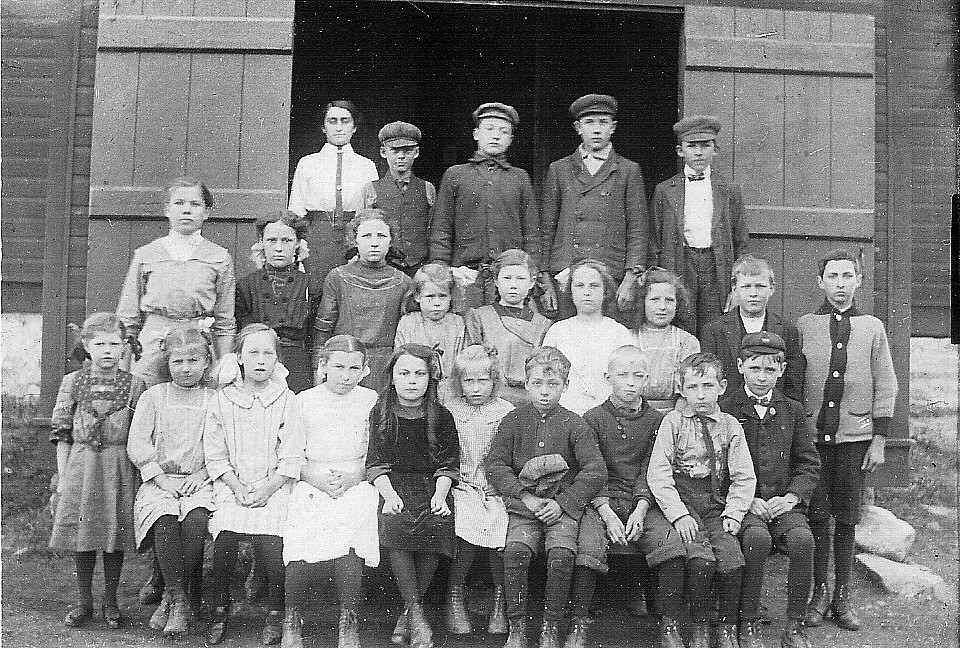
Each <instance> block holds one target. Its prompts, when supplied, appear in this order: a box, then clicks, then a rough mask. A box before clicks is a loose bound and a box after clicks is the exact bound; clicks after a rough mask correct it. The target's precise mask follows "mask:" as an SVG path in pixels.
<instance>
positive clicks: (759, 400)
mask: <svg viewBox="0 0 960 648" xmlns="http://www.w3.org/2000/svg"><path fill="white" fill-rule="evenodd" d="M750 400H751V401H753V404H754V405H759V406H761V407H770V396H769V394H768V395H767V396H751V397H750Z"/></svg>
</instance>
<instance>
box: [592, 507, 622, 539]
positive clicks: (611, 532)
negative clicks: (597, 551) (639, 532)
mask: <svg viewBox="0 0 960 648" xmlns="http://www.w3.org/2000/svg"><path fill="white" fill-rule="evenodd" d="M599 512H600V519H601V520H603V523H604V524H605V525H606V527H607V537H608V538H610V542H615V543H617V544H621V545H625V544H627V534H626V530H625V529H624V527H623V522H621V521H620V518H619V517H617V514H616V513H614V512H613V509H611V508H610V507H609V506H605V507H603V508H602V509H600V511H599Z"/></svg>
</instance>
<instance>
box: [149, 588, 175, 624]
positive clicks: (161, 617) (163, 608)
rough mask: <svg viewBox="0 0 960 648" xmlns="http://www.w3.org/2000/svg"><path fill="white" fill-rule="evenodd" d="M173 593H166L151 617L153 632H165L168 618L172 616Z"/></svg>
mask: <svg viewBox="0 0 960 648" xmlns="http://www.w3.org/2000/svg"><path fill="white" fill-rule="evenodd" d="M172 594H173V593H172V592H164V593H163V598H161V599H160V605H158V606H157V609H156V610H154V611H153V615H151V616H150V622H149V625H150V628H151V629H152V630H163V629H164V628H166V627H167V618H168V617H169V616H170V604H171V603H172V602H173V596H172Z"/></svg>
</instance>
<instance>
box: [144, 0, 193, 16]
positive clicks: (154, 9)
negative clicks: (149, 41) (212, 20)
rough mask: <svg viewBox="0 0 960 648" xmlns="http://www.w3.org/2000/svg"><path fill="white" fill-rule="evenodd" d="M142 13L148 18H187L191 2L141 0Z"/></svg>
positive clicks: (190, 0)
mask: <svg viewBox="0 0 960 648" xmlns="http://www.w3.org/2000/svg"><path fill="white" fill-rule="evenodd" d="M142 2H143V13H144V14H146V15H148V16H189V15H191V14H192V13H193V0H142Z"/></svg>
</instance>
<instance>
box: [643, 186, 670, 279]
mask: <svg viewBox="0 0 960 648" xmlns="http://www.w3.org/2000/svg"><path fill="white" fill-rule="evenodd" d="M650 206H651V209H650V236H649V238H648V241H647V267H650V266H652V265H658V266H663V262H662V261H661V256H662V255H663V227H664V220H665V218H666V214H667V201H666V198H665V197H664V196H663V190H662V189H660V185H657V187H656V189H654V190H653V200H652V201H651V202H650Z"/></svg>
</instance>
